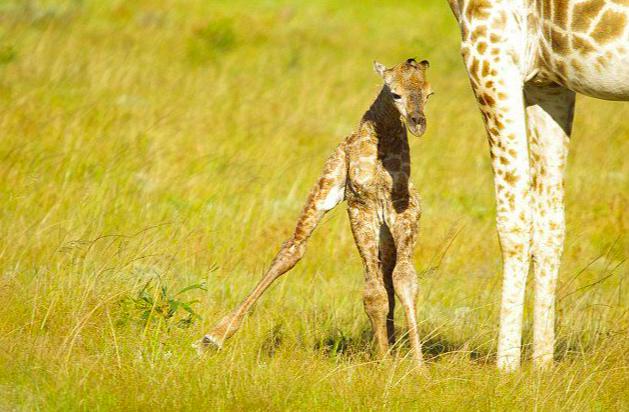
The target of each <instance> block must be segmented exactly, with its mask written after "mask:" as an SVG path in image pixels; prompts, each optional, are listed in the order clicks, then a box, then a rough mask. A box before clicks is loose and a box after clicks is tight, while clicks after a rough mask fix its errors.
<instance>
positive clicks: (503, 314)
mask: <svg viewBox="0 0 629 412" xmlns="http://www.w3.org/2000/svg"><path fill="white" fill-rule="evenodd" d="M466 4H467V6H466V7H467V8H466V10H465V11H464V12H463V13H461V14H460V17H461V19H462V20H461V21H460V23H461V24H462V27H463V29H462V35H463V43H462V55H463V58H464V61H465V65H466V67H467V71H468V74H469V77H470V81H471V83H472V88H473V89H474V92H475V94H476V98H477V100H478V102H479V106H480V110H481V112H482V113H483V117H484V120H485V128H486V129H487V133H488V139H489V146H490V154H491V160H492V168H493V172H494V185H495V193H496V223H497V225H496V226H497V229H498V236H499V240H500V246H501V249H502V259H503V285H502V306H501V311H500V334H499V338H498V367H499V368H500V369H502V370H506V371H510V370H514V369H517V368H518V367H519V365H520V346H521V338H522V314H523V304H524V290H525V285H526V277H527V275H528V270H529V249H530V236H531V235H530V231H531V221H530V205H529V184H530V179H529V158H528V147H527V137H526V126H525V114H524V102H523V93H522V87H523V80H522V79H523V75H522V70H521V68H520V63H519V62H520V61H521V59H522V58H523V56H522V48H521V47H520V45H522V44H524V39H523V35H522V34H521V33H522V31H521V28H520V26H519V24H520V23H519V20H518V19H515V18H514V17H513V10H511V9H510V7H512V6H511V5H510V4H511V3H510V2H495V3H494V2H483V3H481V2H468V3H466ZM492 29H497V30H495V31H493V30H492Z"/></svg>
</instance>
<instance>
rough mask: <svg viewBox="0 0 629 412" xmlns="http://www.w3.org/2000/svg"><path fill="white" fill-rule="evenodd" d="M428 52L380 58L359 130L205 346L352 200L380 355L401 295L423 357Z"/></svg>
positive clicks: (234, 326)
mask: <svg viewBox="0 0 629 412" xmlns="http://www.w3.org/2000/svg"><path fill="white" fill-rule="evenodd" d="M428 67H429V63H428V61H426V60H422V61H420V62H417V61H416V60H415V59H413V58H410V59H407V60H406V61H404V62H402V63H400V64H398V65H396V66H393V67H390V68H386V67H385V66H384V65H382V64H380V63H378V62H374V69H375V71H376V72H377V73H378V74H379V75H380V76H381V78H382V81H383V86H382V88H381V90H380V92H379V93H378V95H377V97H376V99H375V101H374V102H373V103H372V104H371V106H370V107H369V109H368V110H367V111H366V112H365V114H364V115H363V117H362V119H361V121H360V123H359V125H358V128H357V129H356V131H355V132H354V133H352V134H351V135H349V136H348V137H347V138H345V140H343V141H342V142H341V143H340V144H339V145H338V146H337V147H336V149H335V150H334V152H333V153H332V155H331V156H330V157H329V158H328V160H327V161H326V162H325V165H324V167H323V173H322V175H321V177H320V178H319V180H318V181H317V183H316V184H315V186H314V188H313V189H312V190H311V191H310V194H309V195H308V200H307V201H306V205H305V206H304V208H303V210H302V212H301V214H300V216H299V218H298V220H297V225H296V227H295V230H294V232H293V234H292V236H291V237H290V238H289V239H288V240H287V241H286V242H284V244H283V245H282V247H281V248H280V250H279V252H278V253H277V255H276V256H275V258H274V259H273V261H272V262H271V265H270V267H269V269H268V270H267V271H266V273H265V274H264V276H263V278H262V279H261V280H260V282H259V283H258V284H257V285H256V286H255V288H254V289H253V290H252V291H251V293H250V294H249V295H248V296H247V297H246V298H245V299H244V301H243V302H242V303H241V304H240V305H239V306H238V307H236V308H235V309H234V310H233V311H232V312H231V313H230V314H228V315H227V316H225V317H224V318H223V319H222V320H220V321H219V322H218V323H217V324H216V326H214V328H213V329H212V330H211V331H210V332H209V333H208V334H206V335H205V336H204V337H203V339H202V340H201V342H200V345H199V348H200V349H205V348H207V347H211V346H213V347H219V348H220V347H222V346H223V343H224V342H225V340H226V339H227V338H229V337H231V336H232V335H233V334H234V333H235V332H236V331H237V330H238V328H239V327H240V325H241V323H242V321H243V319H244V317H245V315H246V314H247V313H248V312H249V310H250V309H251V307H252V306H253V305H254V304H255V302H256V301H257V300H258V299H259V298H260V296H261V295H262V294H263V293H264V291H265V290H266V289H267V288H268V287H269V286H270V285H271V283H272V282H273V281H275V280H276V279H277V278H278V277H280V276H281V275H283V274H284V273H286V272H288V271H289V270H290V269H292V268H293V267H294V266H295V265H296V264H297V262H299V260H300V259H301V258H302V257H303V255H304V253H305V250H306V243H307V241H308V239H309V238H310V236H311V235H312V233H313V231H314V230H315V228H316V226H317V224H318V223H319V222H320V221H321V219H322V218H323V216H324V215H325V214H326V213H327V212H328V211H330V210H332V209H333V208H334V207H335V206H337V205H338V204H339V203H340V202H342V201H343V200H345V201H346V202H347V206H348V208H347V212H348V215H349V220H350V223H351V229H352V233H353V235H354V240H355V243H356V246H357V248H358V252H359V254H360V256H361V259H362V262H363V266H364V269H365V280H366V284H365V289H364V294H363V303H364V306H365V311H366V313H367V316H368V317H369V320H370V321H371V325H372V328H373V330H374V336H375V341H376V347H377V351H378V354H379V355H381V356H384V355H386V354H387V353H388V352H389V344H391V343H393V342H394V341H395V336H394V325H393V312H394V308H395V297H396V296H397V298H398V300H399V301H400V303H401V305H402V306H403V308H404V311H405V314H406V320H407V323H408V329H409V331H408V336H409V340H410V344H411V351H412V354H413V357H414V359H415V360H416V362H418V363H420V364H421V363H422V352H421V344H420V340H419V334H418V330H417V320H416V315H415V312H416V299H417V289H418V286H417V274H416V272H415V268H414V266H413V263H412V255H413V250H414V247H415V243H416V239H417V232H418V222H419V217H420V214H421V210H420V200H419V195H418V194H417V191H416V190H415V188H414V186H413V184H412V183H411V182H410V180H409V178H410V172H411V160H410V149H409V143H408V137H407V130H408V131H410V132H411V133H412V134H414V135H417V136H420V135H422V134H423V133H424V131H425V129H426V117H425V115H424V107H425V105H426V102H427V100H428V98H429V96H430V95H431V94H432V89H431V87H430V83H429V82H428V81H427V80H426V69H427V68H428Z"/></svg>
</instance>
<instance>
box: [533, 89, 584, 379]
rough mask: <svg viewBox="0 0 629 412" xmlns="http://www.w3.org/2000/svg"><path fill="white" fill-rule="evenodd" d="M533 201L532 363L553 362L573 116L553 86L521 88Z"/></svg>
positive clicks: (566, 93)
mask: <svg viewBox="0 0 629 412" xmlns="http://www.w3.org/2000/svg"><path fill="white" fill-rule="evenodd" d="M524 95H525V99H526V113H527V120H528V129H529V142H530V145H529V147H530V152H531V163H532V165H531V174H532V189H533V190H532V203H533V242H532V243H533V244H532V254H533V271H534V274H535V309H534V315H535V318H534V323H533V362H534V363H535V364H536V365H537V366H540V367H544V366H547V365H548V364H550V363H551V362H552V360H553V350H554V343H555V286H556V284H557V275H558V273H559V264H560V259H561V253H562V251H563V242H564V233H565V221H564V202H563V196H564V189H563V176H564V169H565V165H566V158H567V155H568V142H569V139H570V131H571V128H572V118H573V115H574V101H575V93H574V92H573V91H570V90H568V89H565V88H563V87H561V86H558V85H551V86H534V85H532V84H528V85H526V87H525V89H524Z"/></svg>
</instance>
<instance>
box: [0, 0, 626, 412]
mask: <svg viewBox="0 0 629 412" xmlns="http://www.w3.org/2000/svg"><path fill="white" fill-rule="evenodd" d="M458 40H459V37H458V33H457V28H456V26H455V22H454V19H453V18H452V16H451V15H450V11H449V8H448V6H447V4H446V2H445V1H440V0H435V1H426V0H423V1H396V2H392V1H391V2H376V1H358V0H356V1H342V2H341V1H339V2H333V1H309V2H298V1H293V2H290V1H256V2H253V1H224V2H216V1H203V0H194V1H184V0H179V1H177V0H134V1H123V0H117V1H109V2H106V1H87V0H85V1H80V0H75V1H61V0H57V1H44V0H40V1H28V0H4V1H0V113H1V114H0V142H1V144H0V200H1V204H2V205H1V207H0V302H2V304H1V305H0V410H89V411H92V410H153V409H156V408H157V409H165V410H166V409H169V410H198V409H205V410H248V409H251V410H353V411H362V410H431V411H432V410H435V411H439V410H443V411H451V410H476V411H480V410H547V411H557V410H566V411H577V410H597V411H598V410H609V411H619V410H623V409H624V410H628V409H629V389H628V388H629V339H628V338H629V336H628V334H629V329H628V328H629V283H628V282H627V272H628V271H627V263H626V262H625V259H626V258H627V254H628V252H629V239H628V238H627V227H628V224H629V213H627V210H628V203H629V184H628V175H629V162H627V161H626V158H627V157H628V156H629V144H628V142H629V139H628V137H629V122H628V121H627V118H629V105H627V104H626V103H612V102H602V101H597V100H593V99H589V98H583V97H579V100H578V102H577V118H576V123H575V129H574V130H575V131H574V134H573V143H572V147H571V153H570V164H569V167H568V176H567V208H568V214H567V226H568V234H567V241H566V252H565V254H564V259H563V266H562V270H561V275H560V281H559V288H558V319H557V331H558V341H557V345H556V349H557V364H556V366H555V367H554V368H553V369H552V370H550V371H548V372H546V373H538V372H535V371H534V370H533V369H532V367H531V365H530V362H529V361H527V360H526V359H527V358H528V357H530V350H529V346H528V345H529V344H530V342H531V322H532V317H531V313H530V311H529V310H528V309H530V304H531V301H532V300H531V299H530V298H531V297H532V296H531V293H530V292H531V290H529V297H528V299H527V305H528V307H527V312H526V314H525V317H526V318H525V336H524V340H525V341H524V344H525V353H524V357H525V361H524V367H523V369H522V371H520V372H518V373H514V374H511V375H501V374H499V373H498V372H497V371H496V370H495V368H494V356H495V349H496V337H497V328H498V324H497V323H498V322H497V320H498V311H499V305H498V303H499V297H500V296H499V295H500V293H499V292H500V285H501V277H500V254H499V249H498V242H497V236H496V232H495V228H494V223H493V222H494V200H493V186H492V177H491V172H490V166H489V156H488V148H487V143H486V139H485V137H484V132H483V129H482V124H481V116H480V114H479V113H478V110H477V108H476V105H475V102H474V99H473V97H472V95H471V90H470V88H469V84H468V81H467V78H466V75H465V72H464V69H463V66H462V63H461V60H460V56H459V53H458ZM411 56H414V57H419V58H426V59H429V60H430V62H431V69H430V71H429V75H430V79H431V80H432V83H433V88H434V90H435V92H436V94H435V96H434V97H433V98H432V99H431V102H430V104H429V107H428V111H427V116H428V132H427V133H426V135H425V136H424V137H422V138H420V139H417V138H413V137H411V141H412V144H411V146H412V157H413V162H414V163H413V177H412V178H413V181H414V182H415V184H416V186H417V187H418V189H419V192H420V193H421V195H422V199H423V210H424V214H423V217H422V220H421V226H422V229H421V234H420V241H419V246H418V248H417V251H416V254H415V264H416V267H417V269H418V272H419V273H420V285H421V291H420V306H419V310H418V312H419V313H418V316H419V319H420V320H421V334H422V338H423V340H424V346H425V348H424V350H425V353H426V357H427V358H429V363H428V367H427V369H426V371H424V372H419V371H417V370H415V369H414V368H413V364H412V362H411V361H410V360H408V359H407V355H408V348H407V346H406V345H405V344H404V342H402V343H401V344H400V345H399V347H398V348H396V350H395V354H394V356H393V358H392V359H391V360H388V361H385V362H376V361H375V360H374V358H372V356H371V335H370V327H369V322H368V319H367V317H366V315H365V314H364V312H363V308H362V301H361V289H362V269H361V264H360V260H359V258H358V254H357V252H356V250H355V247H354V245H353V240H352V237H351V234H350V231H349V224H348V222H347V219H346V216H345V210H344V206H342V207H339V208H338V210H335V211H334V212H332V213H331V214H330V215H328V216H327V217H326V218H325V220H324V222H323V224H322V225H321V226H320V228H319V229H318V230H317V232H316V233H315V235H314V236H313V238H312V240H311V242H310V244H309V249H308V252H307V254H306V256H305V258H304V259H303V261H302V262H301V263H300V264H299V265H298V266H297V267H296V268H295V269H294V270H293V271H292V272H291V273H289V274H288V275H287V276H286V277H284V278H282V279H281V280H280V281H278V283H277V284H276V285H275V286H274V287H273V288H272V289H271V290H270V291H269V292H268V293H267V294H266V295H265V296H264V298H263V299H262V301H261V302H260V304H259V305H258V306H257V308H256V310H255V311H254V313H253V314H252V316H250V317H249V318H248V320H247V321H246V322H245V324H244V326H243V328H242V330H241V331H240V332H239V334H237V335H236V336H235V337H234V338H233V339H232V340H230V341H229V343H228V345H227V346H226V348H225V350H223V351H221V352H218V353H210V354H208V355H207V356H205V357H203V358H201V359H200V358H198V357H197V355H196V353H195V351H194V350H193V348H192V346H191V345H192V343H193V342H194V341H196V340H197V339H198V338H200V337H201V336H202V334H203V333H204V332H205V331H206V330H207V329H209V327H210V326H211V325H212V324H213V322H215V321H216V320H217V319H219V317H220V316H222V315H223V314H225V313H226V312H227V311H228V310H229V309H231V308H232V307H233V305H235V304H236V303H237V302H239V301H240V299H241V298H243V297H244V295H245V294H246V293H247V291H248V290H249V289H250V288H251V287H252V286H253V285H254V284H255V282H256V281H257V280H258V278H259V277H260V276H261V274H262V272H263V270H264V268H265V267H266V266H267V265H268V264H269V261H270V259H271V258H272V256H273V254H274V253H275V252H276V251H277V250H278V248H279V246H280V244H281V243H282V241H284V240H285V239H286V238H287V237H288V236H289V235H290V233H291V230H292V228H293V225H294V222H295V219H296V217H297V215H298V213H299V211H300V209H301V207H302V204H303V202H304V200H305V198H306V195H307V193H308V190H309V188H310V186H311V184H313V183H314V181H315V179H316V177H317V176H318V174H319V173H320V171H321V166H322V164H323V161H324V160H325V158H326V157H327V156H328V154H329V153H330V152H331V151H332V149H333V148H334V147H335V145H336V143H337V142H338V141H340V140H341V139H342V138H343V137H344V136H345V135H347V134H348V133H350V132H351V130H352V129H353V127H354V126H355V125H356V124H357V122H358V120H359V118H360V116H361V114H362V113H363V111H364V110H365V109H366V108H367V107H368V105H369V104H370V102H371V101H372V99H373V98H374V96H375V94H376V93H377V91H378V88H379V78H378V76H377V75H376V74H375V73H373V71H372V68H371V63H372V60H373V59H378V60H379V61H382V62H383V63H385V64H388V65H391V64H394V63H397V62H399V61H401V60H402V59H405V58H407V57H411ZM187 287H189V289H188V290H184V291H183V292H182V293H179V294H177V292H178V291H180V290H182V289H184V288H187ZM195 314H198V316H199V317H200V318H198V317H197V316H195ZM398 319H399V321H398V324H399V325H400V326H403V316H402V313H398ZM401 332H403V329H401Z"/></svg>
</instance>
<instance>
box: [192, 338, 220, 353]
mask: <svg viewBox="0 0 629 412" xmlns="http://www.w3.org/2000/svg"><path fill="white" fill-rule="evenodd" d="M192 346H193V347H194V348H195V349H196V350H197V353H198V354H199V355H203V354H204V353H205V352H207V351H208V350H211V349H214V350H219V349H221V348H222V347H223V345H221V344H220V343H219V341H218V339H216V338H215V337H213V336H211V335H205V336H204V337H203V338H202V339H201V340H199V341H197V342H196V343H194V344H193V345H192Z"/></svg>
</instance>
